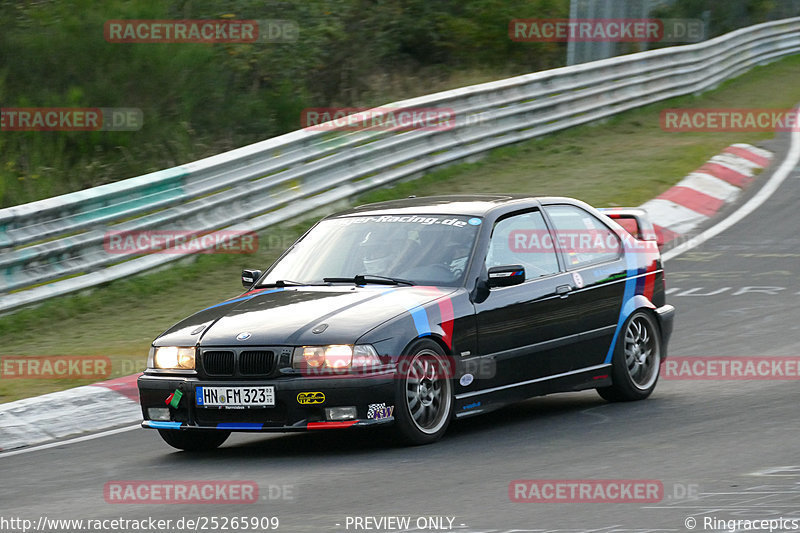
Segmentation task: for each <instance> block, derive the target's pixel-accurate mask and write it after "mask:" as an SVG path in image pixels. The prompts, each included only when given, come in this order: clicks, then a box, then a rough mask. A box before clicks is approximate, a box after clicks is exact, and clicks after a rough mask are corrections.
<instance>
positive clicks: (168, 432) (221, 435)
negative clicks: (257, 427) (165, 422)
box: [158, 429, 231, 452]
mask: <svg viewBox="0 0 800 533" xmlns="http://www.w3.org/2000/svg"><path fill="white" fill-rule="evenodd" d="M158 434H159V435H161V438H162V439H164V442H166V443H167V444H169V445H170V446H172V447H173V448H178V449H179V450H186V451H187V452H201V451H205V450H213V449H215V448H219V446H220V445H221V444H222V443H223V442H225V440H227V438H228V437H229V436H230V434H231V432H230V431H197V430H191V429H183V430H180V429H159V430H158Z"/></svg>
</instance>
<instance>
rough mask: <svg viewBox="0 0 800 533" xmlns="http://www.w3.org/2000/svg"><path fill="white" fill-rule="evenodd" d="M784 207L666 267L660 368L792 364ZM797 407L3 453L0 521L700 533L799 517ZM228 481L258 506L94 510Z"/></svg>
mask: <svg viewBox="0 0 800 533" xmlns="http://www.w3.org/2000/svg"><path fill="white" fill-rule="evenodd" d="M777 155H778V156H781V157H782V156H783V154H777ZM757 188H758V187H754V189H757ZM754 193H755V191H750V193H749V194H754ZM739 204H741V202H740V203H739ZM798 206H800V175H798V169H795V171H794V172H792V174H791V175H789V177H788V178H787V179H786V180H785V181H784V183H783V184H782V185H781V187H780V188H779V189H778V191H777V192H776V193H775V194H773V195H772V196H771V197H770V198H769V199H768V200H767V202H766V203H765V204H764V205H763V206H761V208H759V209H758V210H757V211H756V212H754V213H752V214H750V215H749V216H748V217H746V218H745V219H744V220H743V221H741V222H740V223H738V224H737V225H735V226H734V227H732V228H730V229H728V230H727V231H725V232H723V233H722V234H721V235H719V236H717V237H715V238H714V239H712V240H711V241H709V242H707V243H705V244H704V245H702V246H700V247H698V248H695V249H694V250H692V251H690V252H687V253H685V254H683V255H681V256H679V257H677V258H675V259H672V260H670V261H669V262H668V263H667V287H668V288H669V290H670V294H669V296H668V301H669V302H670V303H672V304H673V305H675V306H676V307H677V309H678V314H677V318H676V324H675V333H674V334H673V341H672V345H671V351H670V356H671V357H721V356H736V357H748V356H795V355H798V349H797V343H798V338H800V307H798V305H797V302H798V299H799V298H800V282H799V281H798V276H799V275H800V231H798V228H799V227H800V224H798V223H797V222H795V221H796V220H798ZM735 208H736V207H735V206H734V207H733V208H732V209H735ZM723 216H725V215H724V214H723ZM798 405H800V389H798V384H797V381H792V380H776V379H761V380H749V381H725V380H710V381H699V380H663V379H662V381H661V382H660V383H659V385H658V387H657V389H656V392H655V394H654V395H653V396H652V397H651V398H650V399H648V400H647V401H644V402H638V403H630V404H608V403H606V402H604V401H603V400H601V399H600V398H599V396H598V395H597V394H596V393H595V392H594V391H588V392H582V393H577V394H571V395H569V394H567V395H557V396H552V397H546V398H538V399H533V400H529V401H527V402H524V403H522V404H518V405H515V406H511V407H508V408H506V409H503V410H501V411H499V412H495V413H492V414H489V415H485V416H483V417H478V418H473V419H468V420H461V421H459V422H457V423H455V424H454V425H452V426H451V429H450V431H449V432H448V434H447V435H446V436H445V438H444V439H443V440H442V441H441V442H439V443H438V444H435V445H432V446H424V447H417V448H399V447H396V446H393V445H392V444H391V442H390V441H389V440H388V438H387V436H386V435H385V434H383V433H371V432H370V433H365V432H355V431H351V432H326V433H315V434H297V435H286V436H284V435H272V436H270V435H266V436H262V435H243V434H235V435H233V436H232V437H231V439H229V440H228V442H227V443H226V444H225V445H224V446H223V447H222V448H221V449H220V450H218V451H216V452H214V453H208V454H200V455H190V454H186V453H179V452H176V451H174V450H172V449H171V448H169V447H168V446H167V445H166V444H164V443H163V442H162V441H161V439H160V438H159V437H158V435H156V434H155V432H153V431H148V430H141V429H137V430H132V431H126V432H123V433H118V434H115V435H111V436H107V437H103V438H97V439H93V440H88V441H84V442H80V443H72V444H67V445H64V446H61V447H54V448H50V449H44V450H38V451H37V450H34V451H31V452H30V453H22V454H19V455H14V456H10V457H5V458H3V457H2V456H0V477H1V478H2V483H0V508H2V509H3V511H2V513H0V514H2V515H3V516H6V517H8V516H17V517H22V518H28V519H32V520H34V521H37V520H38V519H39V517H40V516H43V515H44V516H46V517H48V518H71V519H88V518H91V519H113V518H120V517H122V518H130V519H141V518H146V517H149V516H152V517H154V518H160V519H167V518H171V519H173V520H176V519H179V518H181V517H193V518H197V517H202V516H205V517H212V516H217V517H220V516H228V517H232V516H244V517H254V516H256V517H259V516H265V517H278V518H279V520H280V526H279V528H278V531H357V530H360V531H365V530H372V531H404V530H405V529H399V528H390V529H386V528H383V529H378V528H375V527H374V526H375V523H374V522H370V523H368V525H369V526H370V529H367V528H366V527H367V523H365V522H361V527H358V528H356V526H355V522H354V520H353V519H352V517H362V518H363V517H376V518H379V517H387V516H406V517H410V524H411V527H409V528H407V529H408V530H412V531H419V530H420V529H419V528H418V527H417V525H422V526H427V528H425V529H423V530H436V529H433V528H432V526H431V525H432V524H436V522H435V521H433V520H428V518H429V517H444V519H443V522H442V524H441V525H440V526H439V527H440V529H438V530H440V531H441V530H447V529H448V527H452V529H453V530H456V531H511V530H514V531H556V530H557V531H602V532H611V531H623V530H624V531H681V532H683V531H688V529H687V522H686V519H687V517H692V518H694V519H695V520H696V521H697V522H696V526H695V527H694V531H710V530H712V529H711V528H709V527H704V526H705V525H706V522H704V519H711V518H716V519H719V520H730V519H750V520H755V519H777V518H778V517H783V518H786V519H791V518H798V519H800V453H799V452H800V438H799V437H800V420H798ZM231 479H238V480H251V481H254V482H255V483H256V484H257V485H258V486H259V490H260V501H259V502H257V503H254V504H249V505H247V504H243V505H223V504H213V505H208V504H205V505H201V504H171V505H170V504H161V505H144V504H115V503H107V502H106V500H105V498H104V486H105V484H106V483H107V482H109V481H121V480H231ZM517 479H537V480H543V479H562V480H582V479H627V480H658V481H660V482H661V483H662V484H663V487H664V490H663V499H662V500H661V501H660V502H657V503H641V502H637V503H517V502H512V501H510V499H509V484H510V483H511V482H512V481H514V480H517ZM348 517H351V518H350V520H348ZM448 517H449V518H451V519H453V522H452V526H449V525H448V524H449V522H448V520H447V518H448ZM419 518H424V519H425V520H422V521H421V522H419V521H418V519H419ZM688 524H689V525H691V524H692V522H691V520H689V522H688ZM170 530H174V531H177V529H175V528H173V529H170ZM231 530H233V529H231ZM240 530H241V529H240ZM259 530H262V529H259ZM717 530H721V529H717ZM787 530H789V529H787Z"/></svg>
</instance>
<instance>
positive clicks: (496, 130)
mask: <svg viewBox="0 0 800 533" xmlns="http://www.w3.org/2000/svg"><path fill="white" fill-rule="evenodd" d="M797 53H800V17H798V18H792V19H784V20H780V21H775V22H769V23H765V24H760V25H757V26H751V27H748V28H744V29H740V30H737V31H734V32H732V33H729V34H727V35H723V36H720V37H717V38H715V39H712V40H710V41H706V42H703V43H699V44H693V45H687V46H679V47H671V48H665V49H660V50H652V51H648V52H642V53H638V54H631V55H627V56H621V57H615V58H611V59H605V60H602V61H595V62H592V63H585V64H581V65H575V66H571V67H564V68H558V69H553V70H548V71H543V72H536V73H533V74H526V75H523V76H517V77H514V78H509V79H505V80H500V81H496V82H491V83H485V84H481V85H474V86H471V87H464V88H460V89H454V90H451V91H445V92H441V93H436V94H432V95H427V96H422V97H419V98H412V99H409V100H405V101H401V102H395V103H393V104H389V105H388V106H382V107H383V108H386V107H392V108H408V107H427V108H430V107H445V108H450V109H452V110H453V111H454V112H455V116H456V121H455V127H453V128H452V129H442V130H415V131H407V132H388V131H357V132H350V133H346V132H337V133H331V132H326V131H310V130H300V131H295V132H292V133H288V134H286V135H281V136H279V137H275V138H272V139H268V140H266V141H262V142H259V143H256V144H253V145H250V146H246V147H243V148H239V149H236V150H232V151H230V152H226V153H223V154H219V155H216V156H213V157H209V158H206V159H202V160H200V161H196V162H193V163H189V164H187V165H182V166H178V167H175V168H171V169H167V170H162V171H159V172H154V173H152V174H146V175H144V176H139V177H135V178H130V179H127V180H123V181H119V182H116V183H111V184H108V185H103V186H100V187H95V188H92V189H87V190H83V191H78V192H74V193H70V194H65V195H63V196H57V197H54V198H48V199H45V200H40V201H37V202H32V203H29V204H24V205H19V206H15V207H11V208H6V209H2V210H0V272H2V276H0V312H6V311H10V310H13V309H16V308H19V307H21V306H24V305H28V304H32V303H35V302H39V301H42V300H45V299H47V298H50V297H54V296H59V295H63V294H67V293H70V292H73V291H76V290H81V289H84V288H88V287H92V286H94V285H98V284H100V283H105V282H108V281H111V280H114V279H119V278H123V277H127V276H130V275H133V274H136V273H139V272H143V271H146V270H149V269H151V268H154V267H158V266H160V265H163V264H165V263H167V262H169V261H174V260H176V259H179V258H180V257H181V256H180V255H176V254H151V255H145V256H129V257H126V256H121V255H119V254H116V253H109V252H108V251H106V249H105V248H104V243H103V238H104V235H105V234H106V232H109V231H133V230H153V229H158V230H165V229H168V230H184V231H186V230H188V231H194V232H205V231H213V230H222V229H225V230H232V231H257V230H262V229H264V228H266V227H268V226H270V225H273V224H276V223H279V222H282V221H285V220H289V219H291V218H294V217H296V216H298V215H301V214H303V213H306V212H308V211H312V210H314V209H317V208H320V207H323V206H325V205H328V204H330V203H332V202H335V201H338V200H344V199H347V198H350V197H352V196H353V195H356V194H358V193H361V192H363V191H365V190H367V189H370V188H373V187H377V186H381V185H384V184H388V183H391V182H393V181H396V180H400V179H407V178H411V177H414V176H416V175H421V174H422V173H425V172H427V171H429V170H431V169H433V168H436V167H440V166H442V165H446V164H449V163H452V162H455V161H458V160H463V159H465V158H469V157H471V156H476V155H479V154H483V153H485V152H487V151H488V150H491V149H493V148H497V147H499V146H503V145H507V144H511V143H516V142H519V141H523V140H526V139H530V138H533V137H538V136H541V135H544V134H547V133H552V132H555V131H558V130H562V129H565V128H570V127H572V126H577V125H580V124H585V123H588V122H592V121H596V120H598V119H602V118H606V117H609V116H612V115H615V114H617V113H620V112H622V111H626V110H628V109H632V108H635V107H640V106H643V105H646V104H650V103H653V102H657V101H660V100H664V99H667V98H672V97H675V96H681V95H686V94H691V93H696V92H699V91H703V90H706V89H708V88H711V87H714V86H716V85H717V84H719V83H720V82H722V81H724V80H726V79H729V78H732V77H734V76H736V75H738V74H741V73H742V72H744V71H746V70H748V69H750V68H752V67H753V66H755V65H760V64H766V63H769V62H771V61H774V60H777V59H779V58H781V57H784V56H787V55H791V54H797Z"/></svg>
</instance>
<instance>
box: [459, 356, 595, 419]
mask: <svg viewBox="0 0 800 533" xmlns="http://www.w3.org/2000/svg"><path fill="white" fill-rule="evenodd" d="M610 371H611V365H610V364H600V365H594V366H590V367H586V368H579V369H576V370H570V371H569V372H563V373H561V374H555V375H552V376H545V377H541V378H536V379H529V380H525V381H520V382H517V383H510V384H508V385H501V386H498V387H491V388H488V389H481V390H476V391H469V392H464V393H461V394H456V402H455V410H456V418H462V417H465V416H469V415H476V414H480V413H485V412H488V411H492V410H494V409H498V408H500V407H502V406H504V405H507V404H509V403H512V402H518V401H522V400H524V399H526V398H531V397H533V396H542V395H545V394H551V393H556V392H569V391H577V390H583V389H591V388H597V387H603V386H608V385H610V384H611V376H610Z"/></svg>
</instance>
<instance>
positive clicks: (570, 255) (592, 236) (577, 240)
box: [545, 205, 622, 269]
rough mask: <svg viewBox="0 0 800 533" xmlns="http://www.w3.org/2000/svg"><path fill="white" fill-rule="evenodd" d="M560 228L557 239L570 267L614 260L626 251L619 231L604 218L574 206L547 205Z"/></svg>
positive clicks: (551, 218)
mask: <svg viewBox="0 0 800 533" xmlns="http://www.w3.org/2000/svg"><path fill="white" fill-rule="evenodd" d="M545 210H546V211H547V215H548V216H549V217H550V220H551V221H552V222H553V226H555V230H556V240H557V241H558V245H559V247H560V248H561V250H562V251H563V252H564V257H565V259H566V262H567V268H570V269H571V268H577V267H582V266H585V265H591V264H595V263H603V262H605V261H613V260H614V259H616V258H618V257H619V254H620V252H621V251H622V242H621V241H620V239H619V237H618V236H617V234H616V233H614V232H613V231H612V230H611V229H610V228H609V227H608V226H606V225H605V224H603V223H602V222H601V221H600V219H598V218H597V217H595V216H594V215H592V214H591V213H588V212H587V211H584V210H583V209H581V208H579V207H575V206H573V205H550V206H547V207H545Z"/></svg>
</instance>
